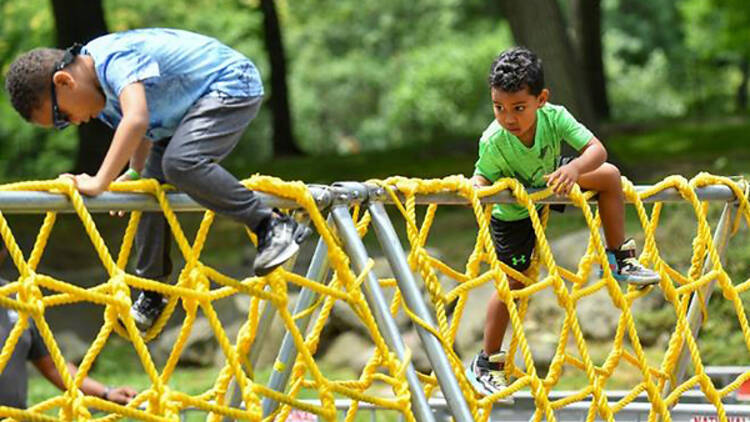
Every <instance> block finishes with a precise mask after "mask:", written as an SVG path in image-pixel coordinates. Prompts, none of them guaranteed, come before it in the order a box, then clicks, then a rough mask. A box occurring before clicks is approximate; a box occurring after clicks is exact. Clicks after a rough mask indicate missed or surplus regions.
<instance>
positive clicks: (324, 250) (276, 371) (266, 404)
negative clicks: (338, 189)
mask: <svg viewBox="0 0 750 422" xmlns="http://www.w3.org/2000/svg"><path fill="white" fill-rule="evenodd" d="M328 222H329V223H330V222H331V218H330V217H329V218H328ZM327 275H328V245H326V243H325V242H324V241H323V239H322V238H319V239H318V244H317V246H316V247H315V253H314V254H313V257H312V260H311V261H310V266H309V268H308V270H307V275H306V277H307V278H309V279H311V280H315V281H317V282H319V283H322V282H324V281H325V279H326V276H327ZM317 298H318V294H317V293H315V291H314V290H311V289H308V288H303V289H302V290H301V291H300V294H299V297H298V298H297V304H296V305H295V307H294V313H295V314H299V313H300V312H303V311H304V310H306V309H307V308H309V307H310V306H312V304H313V303H314V302H315V300H317ZM311 319H312V313H309V314H307V315H305V316H304V317H302V318H299V319H297V320H296V322H295V324H296V325H297V329H298V330H299V331H300V332H301V333H303V334H304V333H305V332H306V331H307V328H308V326H309V325H310V320H311ZM296 358H297V345H295V344H294V338H293V337H292V334H291V333H290V332H289V331H287V332H286V333H285V334H284V339H283V340H282V342H281V349H279V354H278V355H277V356H276V361H275V362H274V365H273V372H272V373H271V378H270V380H269V381H268V388H270V389H272V390H275V391H278V392H280V393H283V392H284V390H285V389H286V386H287V384H288V383H289V376H290V375H291V373H292V367H293V366H294V362H295V360H296ZM278 406H279V403H278V402H277V401H276V400H273V399H271V398H269V397H264V398H263V417H264V418H265V417H268V416H269V415H271V414H272V413H273V412H274V411H275V410H276V408H277V407H278Z"/></svg>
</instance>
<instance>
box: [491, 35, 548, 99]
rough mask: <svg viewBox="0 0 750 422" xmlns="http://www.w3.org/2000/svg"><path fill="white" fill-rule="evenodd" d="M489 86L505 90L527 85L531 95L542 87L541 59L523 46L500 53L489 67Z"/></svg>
mask: <svg viewBox="0 0 750 422" xmlns="http://www.w3.org/2000/svg"><path fill="white" fill-rule="evenodd" d="M488 81H489V83H490V86H491V87H492V88H497V89H499V90H502V91H505V92H518V91H520V90H522V89H523V88H524V87H528V90H529V93H530V94H531V95H539V94H540V93H541V92H542V89H544V69H543V68H542V60H541V59H539V57H537V55H536V54H534V52H532V51H531V50H529V49H527V48H525V47H513V48H511V49H508V50H505V51H503V52H502V53H500V55H499V56H497V58H496V59H495V61H493V62H492V66H491V67H490V77H489V78H488Z"/></svg>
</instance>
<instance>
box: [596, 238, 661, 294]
mask: <svg viewBox="0 0 750 422" xmlns="http://www.w3.org/2000/svg"><path fill="white" fill-rule="evenodd" d="M607 260H608V261H609V269H610V270H612V275H613V276H614V278H615V280H617V281H625V282H628V283H629V284H634V285H636V286H650V285H652V284H656V283H658V282H659V281H661V277H660V276H659V274H658V273H656V272H655V271H653V270H649V269H648V268H646V267H644V266H643V265H641V263H640V262H638V259H637V258H636V257H635V240H633V239H628V240H626V241H625V243H623V244H622V246H620V249H617V250H609V249H607Z"/></svg>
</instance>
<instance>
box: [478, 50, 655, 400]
mask: <svg viewBox="0 0 750 422" xmlns="http://www.w3.org/2000/svg"><path fill="white" fill-rule="evenodd" d="M489 84H490V88H491V90H490V91H491V97H492V103H493V110H494V114H495V120H494V121H493V122H492V123H491V124H490V125H489V127H487V129H486V130H485V131H484V133H483V134H482V137H481V139H480V141H479V159H478V160H477V162H476V166H475V170H474V176H473V177H472V181H473V183H474V185H475V186H489V185H491V184H492V183H494V182H495V181H496V180H497V179H499V178H501V177H513V178H516V179H518V180H519V181H520V182H521V183H523V185H524V186H526V187H528V188H542V187H545V186H551V187H552V188H553V190H554V191H555V192H556V193H560V194H567V193H568V192H570V189H571V188H572V187H573V185H574V184H575V183H578V185H579V186H580V187H581V189H586V190H594V191H597V192H598V196H597V198H598V206H599V214H600V216H601V221H602V227H603V229H604V237H605V239H606V243H607V257H608V260H609V266H610V269H611V270H612V274H613V276H614V277H615V279H617V280H619V281H625V282H628V283H631V284H635V285H639V286H646V285H650V284H654V283H658V282H659V279H660V278H659V275H658V274H656V273H655V272H654V271H651V270H649V269H646V268H644V267H643V266H642V265H641V264H640V263H639V262H638V260H637V259H636V258H635V242H634V241H633V240H632V239H628V240H627V241H626V240H625V234H624V227H625V199H624V195H623V192H622V182H621V179H620V171H619V170H618V169H617V167H615V166H613V165H612V164H609V163H607V162H605V161H606V159H607V151H606V150H605V149H604V146H603V145H602V143H601V142H600V141H599V140H598V139H597V138H596V137H595V136H594V135H593V134H592V133H591V131H589V130H588V129H587V128H586V127H585V126H583V125H582V124H580V123H579V122H577V121H576V119H575V118H574V117H573V116H572V115H571V114H570V113H569V112H568V111H567V110H566V109H565V107H562V106H557V105H553V104H549V103H547V98H548V96H549V91H548V90H547V89H546V88H545V87H544V71H543V69H542V62H541V60H540V59H539V58H538V57H537V56H536V54H534V53H533V52H531V51H529V50H527V49H525V48H521V47H516V48H512V49H510V50H507V51H505V52H503V53H501V54H500V55H499V56H498V57H497V58H496V59H495V61H494V62H493V63H492V66H491V67H490V76H489ZM563 140H564V141H565V142H567V143H568V144H569V145H570V146H572V147H573V148H574V149H576V150H577V151H578V152H579V154H580V155H579V156H578V157H576V158H574V159H572V160H566V159H561V157H560V148H561V141H563ZM490 226H491V235H492V240H493V243H494V246H495V253H496V254H497V258H498V259H499V260H500V261H502V262H504V263H505V264H507V265H508V266H510V267H512V268H513V269H515V270H517V271H520V272H523V271H526V270H527V269H528V268H529V265H530V264H531V255H532V253H533V251H534V246H535V244H536V235H535V233H534V229H533V227H532V224H531V219H530V218H529V214H528V211H527V210H526V208H525V207H524V206H522V205H519V204H497V205H495V206H494V208H493V211H492V219H491V222H490ZM509 282H510V288H511V289H518V288H521V287H523V284H522V283H521V282H520V281H518V280H515V279H513V278H512V277H509ZM508 317H509V315H508V309H507V307H506V306H505V303H503V302H502V300H500V298H499V297H498V295H497V292H494V293H493V295H492V297H491V298H490V302H489V304H488V306H487V319H486V320H485V327H484V349H483V350H482V351H480V352H479V354H477V356H476V357H474V359H473V360H472V361H471V363H470V365H469V367H468V368H467V378H468V379H469V381H470V382H471V383H472V385H474V387H475V389H476V390H477V392H479V393H480V394H483V395H490V394H494V393H497V392H500V391H502V390H503V389H504V388H505V387H506V384H507V380H506V379H505V373H504V371H503V369H504V364H505V352H504V351H502V350H501V347H502V341H503V336H504V335H505V330H506V328H507V326H508ZM506 402H512V397H507V398H506Z"/></svg>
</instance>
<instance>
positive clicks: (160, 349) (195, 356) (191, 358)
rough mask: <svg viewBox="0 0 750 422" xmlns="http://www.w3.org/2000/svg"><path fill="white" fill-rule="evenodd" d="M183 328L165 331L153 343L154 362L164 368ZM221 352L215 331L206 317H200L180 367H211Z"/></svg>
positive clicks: (192, 330) (191, 332)
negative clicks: (215, 357)
mask: <svg viewBox="0 0 750 422" xmlns="http://www.w3.org/2000/svg"><path fill="white" fill-rule="evenodd" d="M180 330H181V326H176V327H172V328H168V329H165V330H164V331H163V332H162V334H161V335H160V336H159V337H158V338H157V339H156V340H154V342H152V344H151V347H150V352H151V357H152V358H153V359H154V362H155V363H156V364H157V365H159V366H162V365H164V363H165V362H166V361H167V359H168V358H169V354H170V353H171V352H172V349H173V348H174V346H175V343H176V342H177V338H178V336H179V334H180ZM217 351H219V344H218V343H217V341H216V337H215V335H214V331H213V329H212V328H211V325H210V324H209V322H208V319H207V318H205V317H199V318H197V319H196V320H195V322H194V323H193V326H192V329H191V331H190V336H189V337H188V340H187V343H186V344H185V348H184V349H183V350H182V354H181V355H180V360H179V365H182V366H209V365H211V364H213V363H214V355H215V354H216V353H217Z"/></svg>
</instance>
